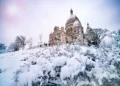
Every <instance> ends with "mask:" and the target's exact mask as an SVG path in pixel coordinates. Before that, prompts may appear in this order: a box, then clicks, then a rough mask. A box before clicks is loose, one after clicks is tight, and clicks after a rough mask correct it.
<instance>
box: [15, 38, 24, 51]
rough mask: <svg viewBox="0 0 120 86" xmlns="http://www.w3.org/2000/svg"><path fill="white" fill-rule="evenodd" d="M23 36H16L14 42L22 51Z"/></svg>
mask: <svg viewBox="0 0 120 86" xmlns="http://www.w3.org/2000/svg"><path fill="white" fill-rule="evenodd" d="M25 40H26V38H25V36H17V37H16V39H15V42H16V43H17V44H18V45H19V48H22V49H24V47H25Z"/></svg>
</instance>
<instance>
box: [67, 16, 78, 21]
mask: <svg viewBox="0 0 120 86" xmlns="http://www.w3.org/2000/svg"><path fill="white" fill-rule="evenodd" d="M75 17H76V15H70V16H69V18H68V19H67V21H69V20H70V19H75Z"/></svg>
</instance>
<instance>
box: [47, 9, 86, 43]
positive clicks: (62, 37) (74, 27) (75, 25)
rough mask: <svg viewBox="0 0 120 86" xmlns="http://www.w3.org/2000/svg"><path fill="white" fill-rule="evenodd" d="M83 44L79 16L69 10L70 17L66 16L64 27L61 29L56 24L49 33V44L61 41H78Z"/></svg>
mask: <svg viewBox="0 0 120 86" xmlns="http://www.w3.org/2000/svg"><path fill="white" fill-rule="evenodd" d="M78 41H79V43H80V44H81V45H83V44H84V32H83V27H82V24H81V22H80V20H79V18H78V17H77V16H76V15H74V14H73V10H72V9H71V10H70V17H69V18H68V20H67V22H66V24H65V29H64V27H62V28H61V29H60V28H59V27H57V26H55V28H54V32H53V33H50V35H49V44H50V45H56V44H62V43H73V42H78Z"/></svg>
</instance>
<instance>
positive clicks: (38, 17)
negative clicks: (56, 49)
mask: <svg viewBox="0 0 120 86" xmlns="http://www.w3.org/2000/svg"><path fill="white" fill-rule="evenodd" d="M71 8H72V9H73V13H74V14H75V15H76V16H77V17H78V18H79V19H80V21H81V23H82V26H83V28H84V30H85V29H86V24H87V22H89V24H90V26H91V27H93V28H106V29H109V30H116V29H118V28H120V0H0V42H1V43H5V44H6V45H9V44H10V43H11V42H13V41H14V39H15V37H16V36H18V35H24V36H26V38H27V39H29V38H30V37H32V39H33V42H34V44H37V43H38V41H39V35H40V34H42V38H43V42H48V39H49V33H51V32H52V31H53V28H54V26H55V25H57V26H59V27H61V26H65V23H66V21H67V19H68V17H69V16H70V12H69V11H70V9H71Z"/></svg>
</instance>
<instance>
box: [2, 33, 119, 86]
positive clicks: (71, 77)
mask: <svg viewBox="0 0 120 86" xmlns="http://www.w3.org/2000/svg"><path fill="white" fill-rule="evenodd" d="M106 37H108V38H107V39H109V40H111V41H109V42H110V43H107V42H106V41H105V39H103V41H102V42H101V44H100V47H99V48H96V47H92V46H91V47H87V46H80V45H77V44H71V45H68V44H65V45H59V46H52V47H44V48H36V49H30V50H23V51H17V52H10V53H5V54H1V55H0V86H114V85H115V86H119V84H120V80H119V79H120V75H119V74H120V56H119V54H120V52H119V48H117V46H116V41H115V39H114V37H115V36H114V35H113V36H111V35H108V36H106ZM108 45H109V46H108Z"/></svg>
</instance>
